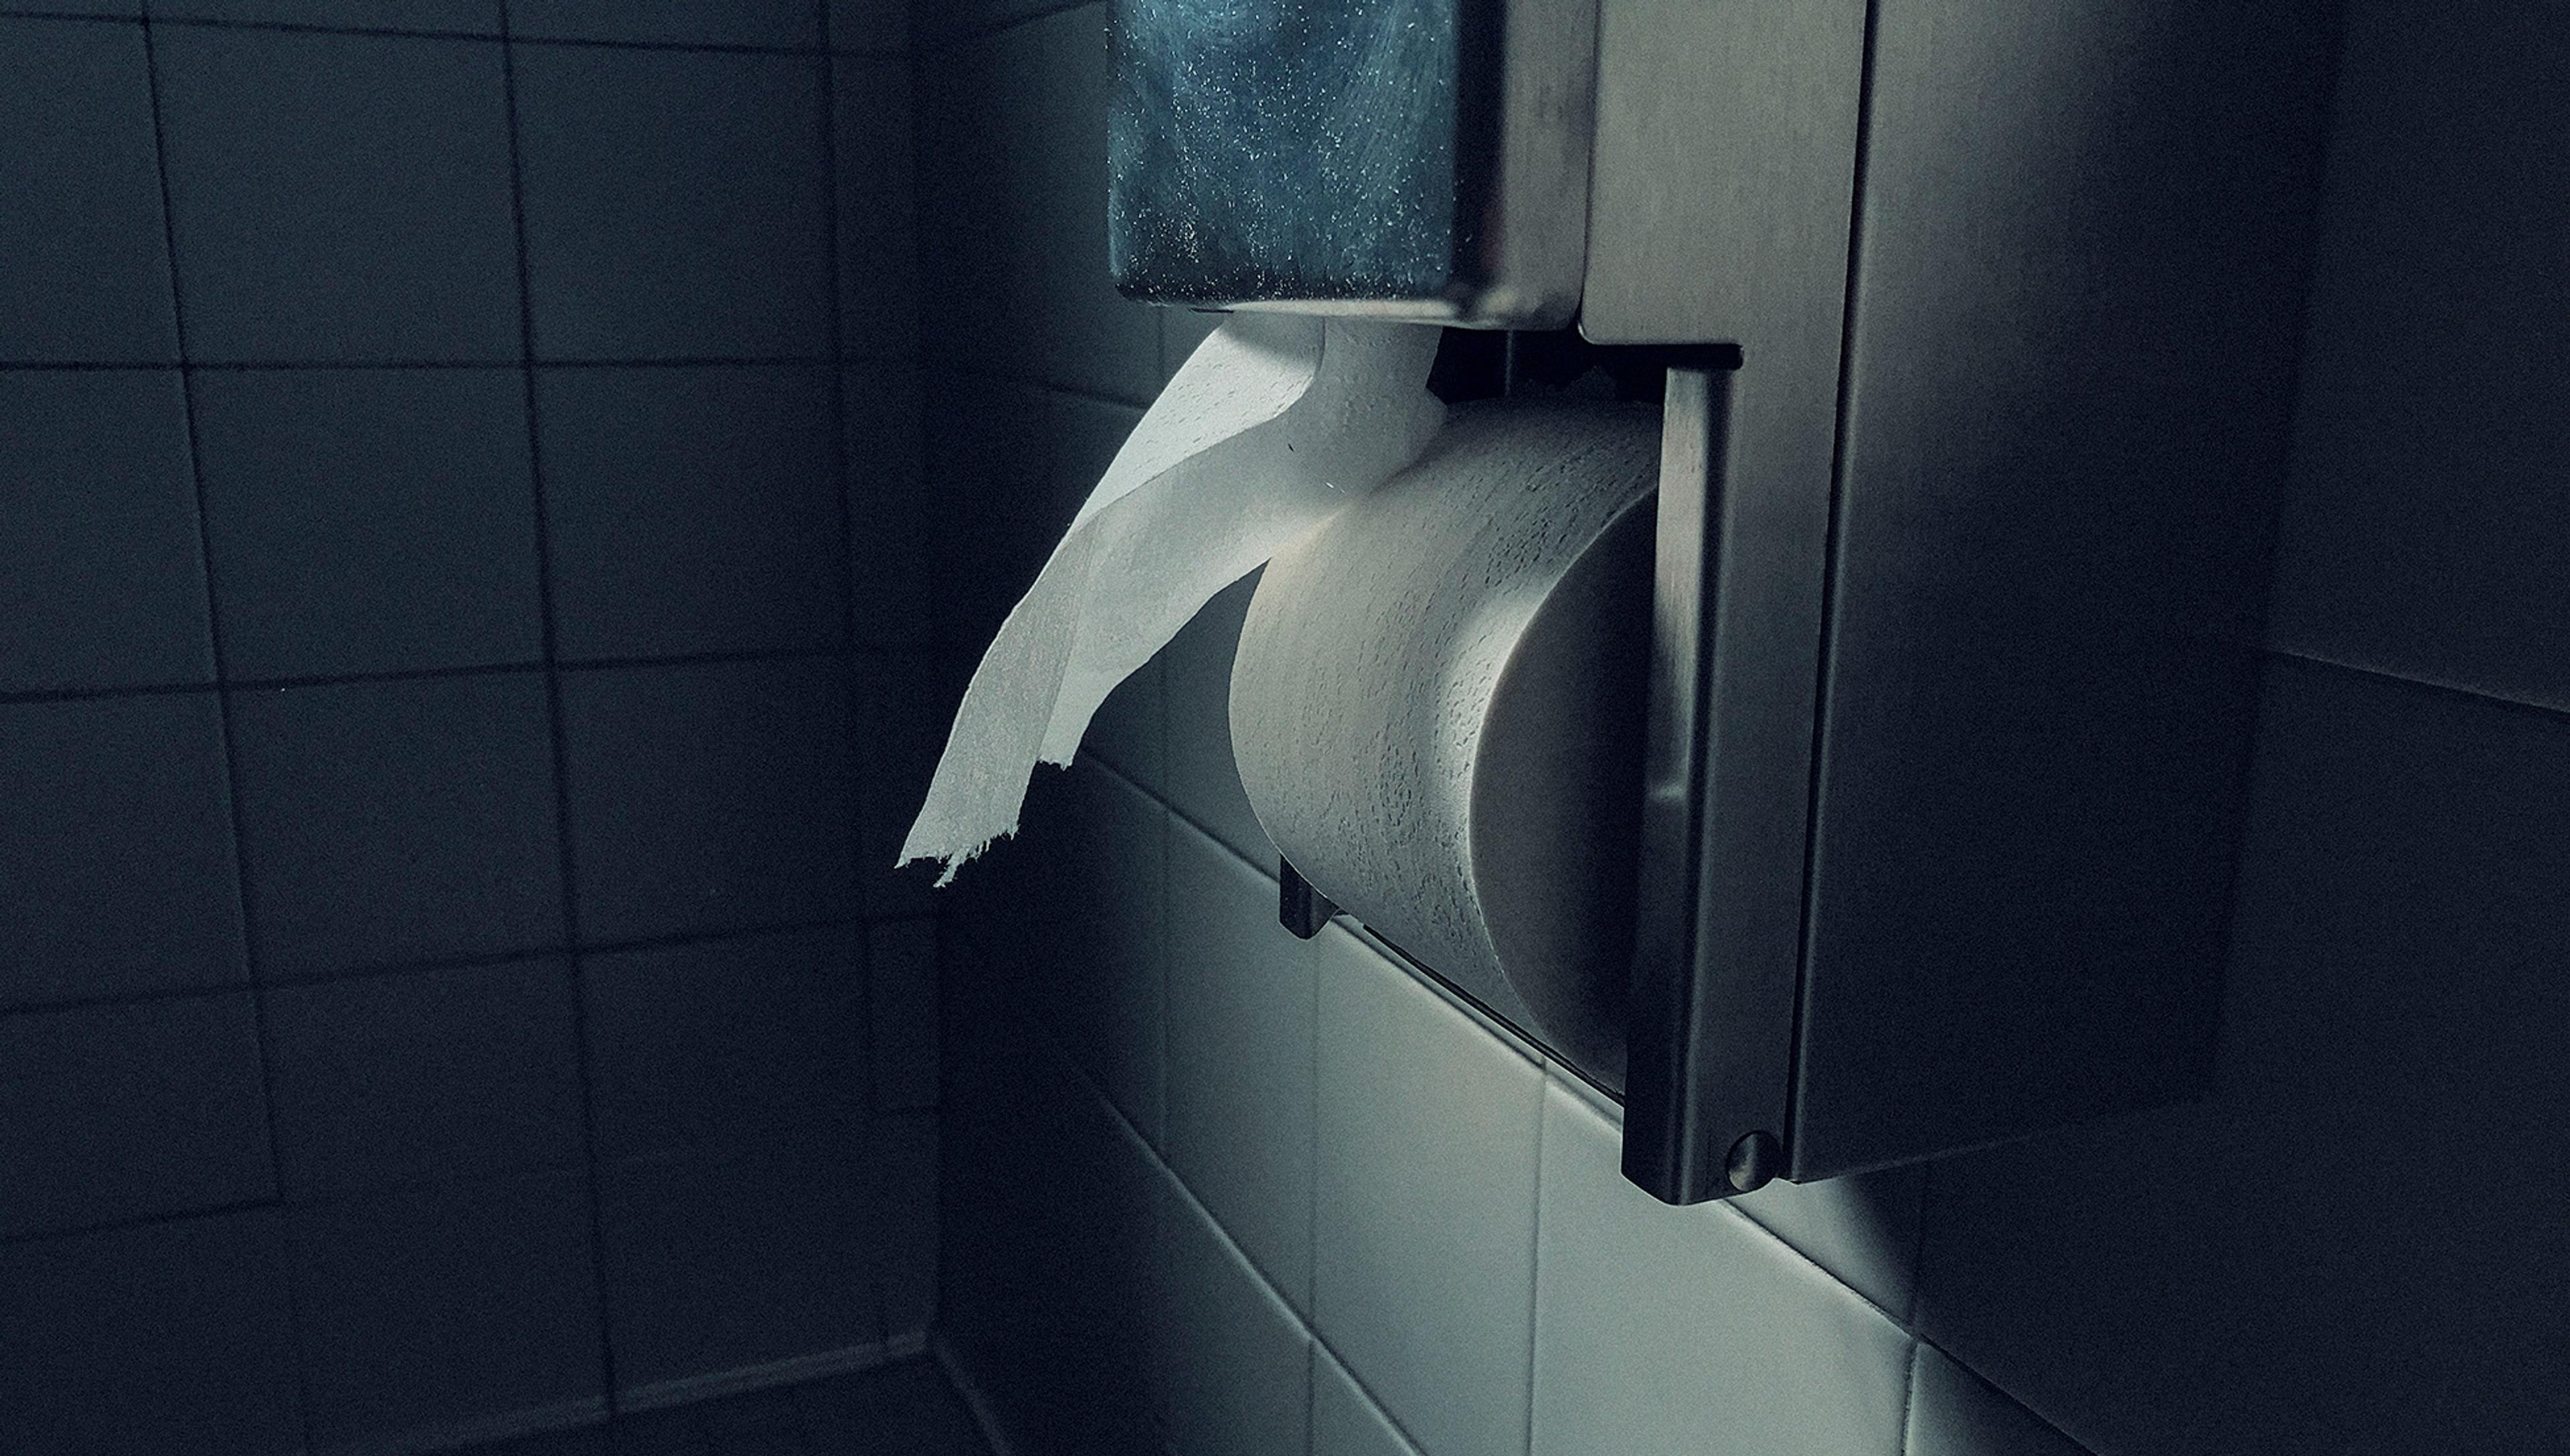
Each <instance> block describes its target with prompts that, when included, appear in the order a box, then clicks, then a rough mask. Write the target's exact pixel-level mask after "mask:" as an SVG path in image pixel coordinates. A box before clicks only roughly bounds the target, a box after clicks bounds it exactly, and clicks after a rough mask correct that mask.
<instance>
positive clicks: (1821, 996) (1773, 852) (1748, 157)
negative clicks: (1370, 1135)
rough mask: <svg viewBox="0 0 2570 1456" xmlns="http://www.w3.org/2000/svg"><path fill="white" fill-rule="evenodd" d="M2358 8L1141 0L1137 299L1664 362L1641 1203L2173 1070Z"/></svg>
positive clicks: (1637, 1021) (1839, 1162) (1638, 1046)
mask: <svg viewBox="0 0 2570 1456" xmlns="http://www.w3.org/2000/svg"><path fill="white" fill-rule="evenodd" d="M2336 11H2337V6H2336V4H2335V3H2334V0H2283V3H2279V4H2274V5H2265V6H2237V7H2232V6H2185V7H2156V6H2144V7H2112V6H2079V5H2059V4H2042V3H2032V0H1593V3H1591V0H1264V3H1260V0H1223V3H1218V0H1116V4H1115V6H1114V30H1113V44H1114V48H1115V58H1116V76H1117V81H1116V94H1115V109H1114V113H1113V119H1112V123H1111V138H1110V149H1109V160H1110V176H1111V183H1110V185H1111V201H1110V209H1109V216H1110V229H1111V240H1110V251H1111V257H1112V266H1113V269H1114V271H1115V274H1116V278H1117V281H1118V283H1119V284H1120V285H1121V286H1122V287H1123V288H1124V290H1125V291H1126V292H1127V293H1128V294H1130V295H1132V296H1134V297H1138V298H1145V299H1149V300H1152V301H1155V302H1163V303H1177V304H1188V305H1193V306H1198V307H1261V308H1292V309H1304V310H1313V311H1325V312H1350V311H1354V312H1364V313H1375V314H1382V315H1386V316H1392V317H1401V318H1410V319H1418V320H1427V321H1436V322H1443V323H1449V324H1460V325H1466V326H1471V327H1479V328H1510V329H1527V330H1532V329H1551V328H1557V327H1559V326H1560V325H1562V324H1564V323H1569V322H1575V324H1576V327H1577V330H1578V333H1579V335H1580V336H1581V337H1582V338H1583V339H1584V340H1585V341H1586V342H1587V343H1589V344H1592V345H1602V346H1608V347H1611V348H1618V349H1634V350H1637V351H1639V350H1658V351H1659V352H1657V353H1645V354H1639V355H1638V357H1642V358H1645V359H1648V360H1650V361H1651V362H1654V363H1659V364H1666V365H1667V366H1669V367H1668V373H1667V386H1666V390H1665V395H1664V402H1663V459H1662V474H1661V484H1660V496H1659V502H1658V519H1657V527H1658V541H1657V556H1656V561H1655V565H1654V580H1653V588H1654V596H1653V602H1654V604H1653V607H1652V620H1651V622H1650V624H1649V629H1650V631H1651V634H1652V651H1653V661H1652V673H1651V688H1650V705H1649V711H1648V723H1649V733H1648V742H1647V744H1646V745H1644V746H1642V748H1641V749H1640V750H1639V751H1640V752H1642V754H1643V756H1644V771H1645V776H1646V788H1645V802H1644V806H1643V815H1642V824H1643V829H1642V835H1643V842H1642V845H1641V847H1640V853H1639V856H1638V861H1637V863H1638V866H1639V869H1638V884H1637V886H1636V891H1637V899H1638V904H1639V914H1638V924H1637V926H1636V932H1635V937H1634V940H1633V943H1632V944H1631V945H1629V946H1628V945H1624V944H1616V945H1601V946H1600V947H1599V973H1600V974H1601V975H1612V976H1624V975H1627V974H1629V976H1630V983H1629V993H1628V998H1627V1014H1628V1020H1629V1024H1628V1029H1627V1036H1626V1048H1625V1051H1626V1054H1625V1058H1624V1063H1625V1064H1624V1068H1623V1072H1622V1075H1621V1077H1620V1079H1605V1080H1608V1081H1609V1085H1608V1090H1609V1091H1612V1092H1614V1093H1616V1094H1617V1095H1619V1096H1620V1097H1621V1098H1622V1099H1623V1101H1624V1104H1625V1159H1624V1165H1625V1171H1626V1173H1627V1175H1628V1176H1630V1177H1631V1178H1632V1179H1633V1180H1634V1181H1635V1182H1637V1183H1639V1184H1641V1185H1642V1186H1643V1187H1645V1188H1647V1189H1649V1190H1650V1191H1652V1192H1653V1193H1655V1194H1657V1195H1658V1196H1660V1197H1662V1198H1664V1199H1668V1200H1671V1201H1673V1202H1691V1201H1695V1200H1700V1199H1704V1198H1713V1197H1722V1196H1725V1195H1727V1194H1730V1193H1734V1192H1739V1191H1743V1190H1746V1189H1749V1188H1755V1187H1757V1186H1758V1185H1759V1184H1761V1183H1763V1182H1764V1181H1766V1180H1767V1179H1768V1178H1770V1177H1774V1176H1782V1177H1785V1178H1788V1179H1794V1180H1806V1179H1813V1178H1825V1177H1829V1176H1832V1175H1835V1174H1841V1173H1848V1172H1853V1171H1857V1170H1861V1169H1866V1168H1873V1167H1879V1166H1884V1165H1888V1164H1894V1163H1901V1162H1906V1161H1913V1160H1917V1159H1921V1158H1926V1157H1929V1156H1932V1155H1935V1154H1938V1153H1941V1152H1946V1151H1950V1150H1953V1149H1957V1148H1963V1147H1969V1146H1974V1145H1978V1144H1984V1143H1989V1142H1994V1141H1998V1140H2002V1139H2006V1138H2010V1137H2015V1136H2020V1135H2023V1134H2026V1133H2030V1132H2034V1131H2037V1130H2040V1129H2043V1128H2046V1127H2051V1126H2057V1125H2060V1124H2062V1123H2066V1122H2070V1121H2075V1120H2080V1119H2085V1118H2089V1117H2095V1116H2100V1115H2104V1114H2110V1113H2114V1112H2118V1111H2124V1110H2130V1109H2136V1108H2141V1107H2147V1106H2151V1105H2155V1104H2158V1103H2163V1102H2168V1101H2171V1100H2176V1099H2181V1098H2185V1097H2187V1096H2190V1095H2193V1094H2195V1093H2196V1092H2198V1091H2200V1090H2201V1089H2202V1086H2203V1083H2204V1079H2205V1078H2206V1076H2207V1075H2208V1072H2209V1068H2210V1064H2211V1053H2212V1049H2213V1038H2214V1034H2215V1030H2216V1025H2217V1021H2218V1017H2219V1012H2220V1003H2221V990H2222V968H2223V962H2224V957H2225V955H2226V953H2227V939H2228V919H2229V906H2230V897H2231V882H2232V877H2233V867H2234V861H2235V858H2236V847H2237V843H2238V839H2239V832H2240V824H2241V818H2242V812H2243V806H2244V801H2245V797H2246V775H2247V763H2248V752H2249V745H2250V736H2251V733H2252V731H2253V729H2254V726H2255V717H2256V702H2257V667H2258V660H2259V658H2258V645H2259V641H2260V637H2261V633H2262V631H2263V618H2264V610H2265V593H2266V581H2267V572H2268V557H2269V554H2270V546H2271V539H2272V536H2273V530H2274V518H2275V508H2276V504H2277V497H2278V493H2279V491H2280V489H2281V486H2282V482H2283V478H2284V468H2285V460H2286V444H2287V429H2288V417H2289V413H2290V405H2291V393H2292V386H2293V380H2294V374H2295V368H2296V363H2297V350H2298V345H2299V342H2300V314H2301V304H2302V296H2303V292H2304V288H2305V283H2306V278H2307V274H2308V272H2309V268H2310V251H2311V222H2312V217H2313V214H2314V210H2315V205H2316V202H2317V196H2318V189H2319V168H2320V156H2321V145H2320V143H2321V135H2322V131H2323V125H2324V122H2325V120H2326V118H2325V115H2324V113H2325V110H2326V106H2327V99H2328V97H2327V94H2328V78H2329V75H2330V72H2331V61H2332V57H2333V51H2334V45H2335V33H2336V28H2337V14H2336ZM1640 625H1641V624H1639V623H1637V624H1636V628H1637V630H1638V629H1640ZM1287 885H1288V889H1289V891H1290V890H1291V889H1292V888H1293V879H1292V876H1291V874H1290V871H1289V873H1288V875H1287ZM1431 969H1434V967H1431Z"/></svg>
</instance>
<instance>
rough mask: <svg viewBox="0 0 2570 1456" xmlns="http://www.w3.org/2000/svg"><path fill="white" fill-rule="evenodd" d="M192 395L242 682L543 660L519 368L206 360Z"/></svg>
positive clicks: (217, 573) (230, 656)
mask: <svg viewBox="0 0 2570 1456" xmlns="http://www.w3.org/2000/svg"><path fill="white" fill-rule="evenodd" d="M196 405H197V446H198V459H199V463H200V468H201V469H202V471H203V472H204V477H205V489H206V527H207V535H208V538H209V540H210V541H211V542H212V544H213V549H214V580H215V583H216V592H215V610H216V612H217V613H218V615H219V617H220V619H221V623H222V632H223V657H224V665H225V667H226V669H227V670H228V671H229V672H230V673H231V675H232V676H233V677H234V678H243V677H322V676H331V675H336V674H340V673H353V672H401V671H412V670H418V669H424V668H440V667H481V666H492V665H496V664H500V663H511V662H515V663H527V662H534V661H536V660H537V659H538V658H540V657H542V656H543V655H544V620H543V607H542V604H541V599H540V594H539V588H538V584H537V579H536V575H537V571H536V506H535V500H536V497H535V485H534V481H533V477H532V476H531V474H530V472H529V466H528V451H527V412H526V381H525V379H524V377H523V376H522V375H520V374H519V372H518V371H516V370H514V369H510V370H500V369H288V370H267V369H260V370H247V371H229V372H225V371H210V372H206V373H201V374H199V375H198V376H197V379H196Z"/></svg>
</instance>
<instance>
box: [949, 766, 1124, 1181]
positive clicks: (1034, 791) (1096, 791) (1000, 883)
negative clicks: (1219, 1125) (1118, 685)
mask: <svg viewBox="0 0 2570 1456" xmlns="http://www.w3.org/2000/svg"><path fill="white" fill-rule="evenodd" d="M1166 816H1167V811H1166V810H1164V809H1162V808H1161V807H1160V805H1159V803H1158V802H1157V801H1156V800H1153V799H1151V798H1150V797H1149V796H1147V795H1145V794H1143V793H1142V792H1140V791H1139V790H1137V789H1135V788H1134V787H1133V786H1132V785H1130V784H1128V783H1126V782H1124V781H1123V780H1122V779H1120V778H1118V777H1116V776H1115V774H1113V773H1112V772H1110V771H1108V770H1107V769H1105V768H1103V767H1101V766H1099V765H1098V763H1097V762H1096V760H1094V759H1085V758H1083V759H1081V760H1080V761H1079V762H1077V763H1076V764H1074V765H1072V767H1071V769H1069V770H1068V771H1064V770H1057V769H1050V768H1041V767H1040V768H1038V769H1037V770H1036V777H1035V781H1034V783H1032V784H1031V785H1030V786H1029V788H1028V792H1027V801H1026V805H1025V807H1024V808H1023V809H1022V810H1021V811H1020V817H1019V821H1018V825H1019V828H1018V834H1017V837H1016V838H1015V839H1010V840H1003V841H1001V842H1000V843H998V844H995V845H993V846H992V847H991V848H990V851H989V852H988V853H987V854H985V855H984V856H983V857H982V858H981V859H980V860H977V861H975V862H974V863H973V864H971V865H969V866H967V867H966V868H965V870H964V872H963V875H964V878H963V879H962V880H959V882H958V886H959V888H969V894H968V895H967V896H966V897H965V898H963V899H962V900H961V901H959V903H958V908H959V909H961V910H963V911H964V914H965V920H964V923H965V925H966V926H967V929H968V933H971V934H973V935H975V936H977V937H978V938H979V941H980V943H981V944H982V946H983V948H984V949H985V950H987V951H988V952H990V958H991V961H992V966H991V972H990V973H991V974H993V975H994V976H996V977H998V978H999V979H1000V980H1001V981H1003V982H1004V983H1006V984H1008V985H1009V986H1011V987H1013V988H1014V990H1015V993H1016V994H1018V995H1020V996H1022V997H1023V998H1024V1001H1025V1004H1026V1005H1027V1006H1028V1007H1030V1008H1032V1009H1033V1011H1034V1013H1035V1014H1036V1016H1037V1017H1038V1019H1039V1020H1041V1021H1042V1022H1043V1023H1044V1024H1045V1025H1047V1026H1049V1027H1051V1028H1052V1029H1053V1031H1054V1034H1055V1035H1056V1036H1058V1037H1059V1038H1060V1039H1061V1042H1062V1045H1063V1047H1064V1048H1065V1049H1066V1050H1067V1051H1069V1052H1070V1054H1071V1060H1073V1061H1074V1062H1076V1063H1078V1064H1079V1066H1080V1067H1081V1069H1082V1070H1084V1071H1085V1072H1086V1073H1087V1074H1088V1076H1089V1077H1090V1078H1091V1079H1092V1080H1093V1081H1095V1082H1096V1084H1097V1085H1098V1086H1099V1087H1101V1088H1103V1089H1104V1090H1105V1092H1106V1094H1107V1096H1108V1097H1110V1098H1111V1099H1113V1101H1114V1104H1115V1106H1116V1107H1117V1108H1118V1109H1119V1110H1121V1111H1122V1112H1123V1114H1124V1116H1125V1118H1126V1119H1127V1120H1129V1121H1130V1122H1131V1123H1132V1124H1133V1125H1134V1127H1136V1128H1137V1129H1139V1130H1140V1131H1141V1133H1142V1136H1143V1137H1145V1138H1147V1139H1149V1140H1150V1141H1151V1142H1152V1143H1154V1144H1157V1143H1158V1142H1159V1140H1160V1131H1161V1130H1160V1113H1161V1106H1162V1089H1163V1085H1164V1073H1165V1068H1166V1059H1165V1046H1164V1043H1163V1036H1164V1035H1165V1031H1164V1028H1163V1026H1162V1016H1163V1010H1164V1002H1165V992H1166V986H1165V983H1164V981H1165V970H1164V961H1163V955H1162V948H1163V940H1162V935H1161V929H1160V912H1161V908H1162V899H1161V896H1162V889H1163V885H1164V873H1165V868H1166V854H1167V841H1166V833H1165V828H1164V825H1165V820H1166Z"/></svg>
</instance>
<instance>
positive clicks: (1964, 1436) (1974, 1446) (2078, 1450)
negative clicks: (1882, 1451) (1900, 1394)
mask: <svg viewBox="0 0 2570 1456" xmlns="http://www.w3.org/2000/svg"><path fill="white" fill-rule="evenodd" d="M1913 1361H1914V1362H1913V1364H1912V1365H1911V1369H1910V1422H1909V1430H1908V1431H1907V1432H1906V1433H1905V1436H1904V1439H1903V1442H1902V1447H1901V1449H1902V1452H1903V1456H2086V1451H2087V1448H2085V1447H2083V1446H2081V1445H2080V1444H2079V1443H2078V1442H2076V1441H2074V1440H2072V1439H2070V1438H2069V1437H2068V1436H2065V1435H2063V1434H2061V1433H2060V1432H2059V1431H2056V1430H2054V1429H2053V1428H2052V1427H2050V1426H2048V1425H2045V1424H2044V1423H2043V1420H2042V1418H2041V1417H2040V1416H2037V1415H2036V1414H2034V1412H2032V1411H2030V1410H2027V1409H2026V1408H2025V1407H2024V1406H2022V1405H2019V1404H2017V1403H2016V1402H2015V1401H2013V1400H2010V1399H2008V1398H2007V1396H2006V1395H2005V1394H2003V1393H2001V1392H2000V1391H1998V1390H1995V1389H1992V1388H1991V1386H1990V1384H1989V1382H1988V1381H1986V1380H1983V1379H1982V1378H1981V1377H1979V1376H1978V1375H1975V1374H1973V1373H1972V1372H1971V1371H1969V1370H1966V1369H1964V1368H1963V1367H1962V1366H1961V1365H1958V1364H1956V1363H1955V1362H1954V1361H1953V1360H1952V1359H1950V1358H1948V1357H1947V1356H1946V1354H1945V1353H1944V1351H1942V1350H1939V1349H1937V1348H1936V1347H1935V1346H1934V1345H1932V1344H1928V1343H1927V1342H1925V1341H1921V1342H1920V1343H1919V1345H1918V1346H1917V1349H1916V1352H1915V1354H1914V1356H1913Z"/></svg>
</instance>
